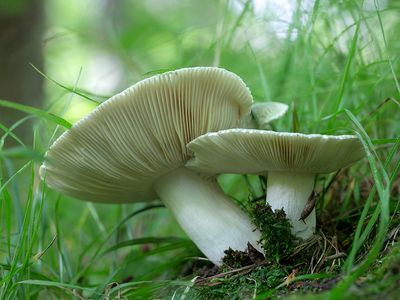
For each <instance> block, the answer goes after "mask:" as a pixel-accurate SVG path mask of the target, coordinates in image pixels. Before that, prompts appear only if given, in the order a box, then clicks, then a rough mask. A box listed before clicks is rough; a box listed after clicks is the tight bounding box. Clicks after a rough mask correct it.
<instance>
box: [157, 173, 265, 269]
mask: <svg viewBox="0 0 400 300" xmlns="http://www.w3.org/2000/svg"><path fill="white" fill-rule="evenodd" d="M155 189H156V192H157V194H158V195H159V197H160V198H161V200H162V201H163V203H164V204H165V205H166V206H167V208H168V209H169V210H171V212H172V213H173V214H174V216H175V218H176V219H177V221H178V223H179V224H180V225H181V227H182V228H183V230H184V231H185V232H186V234H187V235H188V236H189V237H190V238H191V239H192V241H193V242H194V243H195V244H196V245H197V247H199V249H200V250H201V251H202V252H203V253H204V255H206V256H207V257H208V258H209V259H210V260H211V261H212V262H213V263H214V264H216V265H221V263H222V262H221V260H222V258H223V257H224V255H225V254H224V251H225V250H227V249H228V248H232V249H234V250H241V251H244V250H246V249H247V243H248V242H249V243H250V244H251V245H253V247H254V248H256V249H257V250H258V251H260V252H261V253H263V251H262V248H261V246H260V245H258V243H257V241H258V240H260V238H261V235H260V232H259V231H258V230H255V225H253V224H252V223H251V221H250V219H249V217H248V216H247V215H246V214H245V213H244V212H243V211H242V210H241V209H240V208H239V207H238V206H237V205H235V204H234V203H233V202H232V201H231V200H230V199H229V198H228V197H227V196H226V195H225V194H224V193H223V192H222V191H221V189H220V187H219V186H218V184H217V183H216V182H215V181H214V180H212V181H211V180H206V179H204V178H202V177H200V176H199V175H197V174H196V173H194V172H193V171H190V170H188V169H186V168H179V169H176V170H174V171H172V172H170V173H168V174H166V175H164V176H162V177H161V178H160V179H159V180H158V181H157V183H156V185H155Z"/></svg>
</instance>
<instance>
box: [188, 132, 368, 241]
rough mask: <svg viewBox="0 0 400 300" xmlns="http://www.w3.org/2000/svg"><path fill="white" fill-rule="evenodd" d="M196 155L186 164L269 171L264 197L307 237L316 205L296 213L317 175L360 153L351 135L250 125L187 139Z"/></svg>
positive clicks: (220, 170)
mask: <svg viewBox="0 0 400 300" xmlns="http://www.w3.org/2000/svg"><path fill="white" fill-rule="evenodd" d="M188 148H189V149H190V150H191V151H192V152H193V153H194V155H195V158H194V159H193V160H191V161H189V162H188V163H187V164H186V166H187V167H188V168H190V169H192V170H195V171H198V172H205V173H208V174H219V173H240V174H246V173H247V174H251V173H253V174H265V173H267V172H268V182H267V197H266V202H267V203H269V204H270V205H271V207H272V209H281V208H283V209H284V210H285V212H286V215H287V217H288V219H289V220H290V221H291V224H292V232H293V234H294V235H296V236H298V237H300V238H303V239H307V238H308V237H310V236H311V235H312V234H313V233H314V231H315V225H316V217H315V210H313V211H312V212H311V213H310V215H309V216H308V217H307V218H305V219H304V220H300V217H301V213H302V211H303V209H304V207H305V205H306V203H307V200H308V198H309V197H310V195H311V193H312V191H313V187H314V180H315V176H316V174H320V173H322V174H324V173H331V172H334V171H336V170H338V169H340V168H343V167H346V166H348V165H350V164H352V163H354V162H355V161H357V160H359V159H361V158H362V157H363V156H364V149H363V147H362V143H361V142H360V140H359V139H358V138H357V136H352V135H339V136H331V135H320V134H301V133H287V132H274V131H265V130H255V129H228V130H221V131H218V132H213V133H207V134H205V135H202V136H200V137H198V138H196V139H194V140H193V141H191V142H190V143H189V144H188Z"/></svg>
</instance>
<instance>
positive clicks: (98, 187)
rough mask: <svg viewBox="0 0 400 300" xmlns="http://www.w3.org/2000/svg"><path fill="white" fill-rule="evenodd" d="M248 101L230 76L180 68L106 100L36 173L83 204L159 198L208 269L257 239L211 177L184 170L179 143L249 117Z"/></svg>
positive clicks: (65, 137) (204, 69)
mask: <svg viewBox="0 0 400 300" xmlns="http://www.w3.org/2000/svg"><path fill="white" fill-rule="evenodd" d="M251 105H252V96H251V94H250V91H249V90H248V88H247V87H246V85H245V84H244V82H243V81H242V80H241V79H240V78H239V77H238V76H237V75H235V74H233V73H231V72H228V71H226V70H224V69H220V68H209V67H198V68H185V69H180V70H176V71H172V72H168V73H164V74H161V75H157V76H154V77H151V78H148V79H145V80H143V81H141V82H139V83H137V84H135V85H133V86H131V87H130V88H128V89H126V90H125V91H123V92H121V93H120V94H117V95H115V96H113V97H112V98H110V99H109V100H107V101H105V102H104V103H103V104H101V105H100V106H99V107H97V108H96V109H95V110H94V111H93V112H92V113H90V114H89V115H88V116H87V117H85V118H83V119H82V120H80V121H79V122H77V123H76V124H75V125H74V126H73V127H72V128H71V129H70V130H69V131H66V132H65V133H64V134H63V135H61V136H60V137H59V138H58V139H57V140H56V141H55V142H54V144H53V145H52V146H51V147H50V149H49V150H48V152H47V154H46V159H45V162H44V163H43V165H42V166H41V168H40V175H41V177H42V178H43V179H45V180H46V182H47V184H48V185H49V186H50V187H52V188H54V189H56V190H58V191H61V192H63V193H64V194H67V195H70V196H73V197H76V198H79V199H82V200H88V201H94V202H103V203H128V202H139V201H150V200H154V199H157V198H159V199H161V201H162V202H163V203H164V204H165V206H166V207H167V208H168V209H169V210H170V211H171V212H172V214H173V215H174V216H175V218H176V219H177V221H178V223H179V224H180V225H181V227H182V228H183V230H184V231H185V232H186V233H187V235H188V236H189V237H190V238H191V239H192V240H193V242H194V243H195V244H196V245H197V246H198V248H199V249H200V250H201V251H202V252H203V253H204V254H205V255H206V256H207V257H208V258H209V259H210V260H211V261H212V262H214V263H215V264H217V265H219V264H221V259H222V257H223V256H224V250H226V249H228V248H232V249H235V250H245V249H247V244H248V242H249V243H250V244H251V245H253V247H255V248H256V249H258V250H260V252H261V247H260V246H259V245H258V243H257V241H258V240H259V239H260V232H259V231H258V230H255V226H254V225H253V224H252V223H251V221H250V219H249V217H248V216H247V215H246V214H245V213H244V212H243V211H242V210H241V209H240V208H239V207H238V206H237V205H236V204H234V203H233V202H232V201H231V199H229V198H228V197H227V196H226V195H224V193H223V192H222V191H221V189H220V187H219V186H218V184H217V182H216V180H215V178H210V177H207V178H206V177H204V176H201V175H199V174H197V173H195V172H193V171H190V170H188V169H186V168H185V167H184V164H185V163H186V161H187V160H188V159H189V158H190V153H189V151H188V150H187V148H186V144H187V143H188V142H190V141H191V140H193V139H194V138H196V137H197V136H200V135H202V134H204V133H206V132H209V131H217V130H220V129H226V128H232V127H235V126H237V125H238V124H240V122H241V121H242V119H243V117H244V116H246V115H248V114H249V113H250V108H251Z"/></svg>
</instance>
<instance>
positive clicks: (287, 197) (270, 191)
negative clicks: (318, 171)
mask: <svg viewBox="0 0 400 300" xmlns="http://www.w3.org/2000/svg"><path fill="white" fill-rule="evenodd" d="M314 178H315V175H314V174H304V173H289V172H268V183H267V203H269V204H270V205H271V207H272V209H273V210H275V209H282V208H283V209H284V211H285V213H286V216H287V218H288V219H289V220H290V222H291V224H292V226H293V228H292V233H293V234H294V235H295V236H297V237H300V238H302V239H307V238H309V237H310V236H312V235H313V234H314V232H315V223H316V219H315V209H313V210H312V212H311V213H310V215H309V216H308V217H307V218H305V219H304V221H302V220H300V216H301V213H302V211H303V209H304V207H305V205H306V204H307V201H308V198H309V197H310V195H311V192H312V190H313V188H314Z"/></svg>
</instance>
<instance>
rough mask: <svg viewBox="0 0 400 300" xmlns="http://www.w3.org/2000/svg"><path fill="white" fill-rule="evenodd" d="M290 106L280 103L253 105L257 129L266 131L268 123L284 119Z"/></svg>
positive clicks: (252, 111) (252, 109)
mask: <svg viewBox="0 0 400 300" xmlns="http://www.w3.org/2000/svg"><path fill="white" fill-rule="evenodd" d="M287 110H288V106H287V105H286V104H284V103H280V102H263V103H256V104H253V106H252V107H251V114H252V116H253V118H254V120H255V122H256V125H257V126H256V128H257V129H265V128H266V126H267V125H268V123H270V122H272V121H273V120H276V119H279V118H280V117H282V116H283V115H284V114H285V113H286V112H287Z"/></svg>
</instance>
